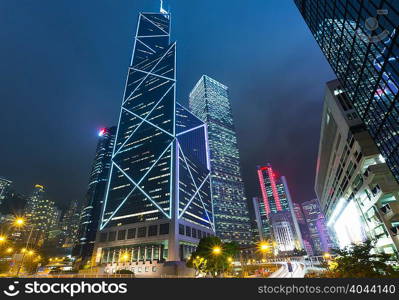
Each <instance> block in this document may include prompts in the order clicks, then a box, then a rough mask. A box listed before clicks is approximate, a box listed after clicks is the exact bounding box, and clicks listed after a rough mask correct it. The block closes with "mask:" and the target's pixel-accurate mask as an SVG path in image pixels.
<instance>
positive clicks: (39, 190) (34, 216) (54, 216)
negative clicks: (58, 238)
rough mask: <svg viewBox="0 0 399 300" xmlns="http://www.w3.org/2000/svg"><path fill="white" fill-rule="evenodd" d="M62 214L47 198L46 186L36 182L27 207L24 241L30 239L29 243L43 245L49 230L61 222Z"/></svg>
mask: <svg viewBox="0 0 399 300" xmlns="http://www.w3.org/2000/svg"><path fill="white" fill-rule="evenodd" d="M60 216H61V211H60V209H59V208H57V207H56V205H55V203H54V202H53V201H51V200H48V199H47V197H46V194H45V189H44V186H42V185H39V184H36V185H35V187H34V190H33V193H32V196H31V197H30V198H29V199H28V201H27V205H26V208H25V217H26V226H25V227H24V230H23V234H22V235H23V240H24V242H27V241H29V245H34V246H35V247H42V246H43V244H44V243H45V242H46V240H47V239H48V234H49V232H50V231H51V230H53V229H55V228H56V227H57V225H58V224H59V220H60Z"/></svg>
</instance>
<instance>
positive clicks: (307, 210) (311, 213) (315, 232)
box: [302, 199, 333, 255]
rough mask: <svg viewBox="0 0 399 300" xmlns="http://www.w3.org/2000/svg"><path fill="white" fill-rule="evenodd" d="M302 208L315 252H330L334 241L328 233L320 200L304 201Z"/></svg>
mask: <svg viewBox="0 0 399 300" xmlns="http://www.w3.org/2000/svg"><path fill="white" fill-rule="evenodd" d="M302 209H303V213H304V216H305V220H306V223H307V225H308V228H309V232H310V236H311V239H312V242H313V248H314V253H315V254H318V255H322V254H323V253H325V252H329V251H330V250H331V248H333V243H332V241H331V239H330V236H329V234H328V229H327V226H326V221H325V218H324V214H323V212H322V211H321V209H320V204H319V200H317V199H314V200H310V201H306V202H303V203H302Z"/></svg>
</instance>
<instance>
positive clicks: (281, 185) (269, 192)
mask: <svg viewBox="0 0 399 300" xmlns="http://www.w3.org/2000/svg"><path fill="white" fill-rule="evenodd" d="M257 173H258V180H259V185H260V192H261V195H262V199H261V201H259V203H260V202H262V204H259V207H260V208H262V207H263V210H264V212H262V211H261V214H262V213H263V214H265V215H266V218H267V220H265V221H264V222H263V224H264V225H265V226H270V228H271V229H269V228H265V229H263V231H264V232H268V231H270V236H269V237H264V238H273V239H274V240H275V241H276V242H277V243H278V249H279V251H282V252H287V251H294V249H295V248H296V249H303V241H302V236H301V232H300V230H299V225H298V222H297V219H296V216H295V213H294V208H293V204H292V200H291V195H290V193H289V189H288V185H287V181H286V179H285V177H284V176H281V177H279V176H277V175H276V173H275V172H274V171H273V168H272V166H271V164H266V165H264V166H258V167H257ZM264 218H265V217H264Z"/></svg>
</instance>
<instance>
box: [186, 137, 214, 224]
mask: <svg viewBox="0 0 399 300" xmlns="http://www.w3.org/2000/svg"><path fill="white" fill-rule="evenodd" d="M179 148H180V152H181V154H182V155H183V159H184V162H185V163H186V166H187V169H188V172H189V173H190V176H191V179H192V181H193V183H194V186H195V188H196V189H197V191H196V192H195V194H197V193H198V196H199V198H200V201H201V204H202V207H203V208H204V211H205V213H206V215H207V216H208V220H209V222H210V223H211V225H212V229H214V228H213V223H212V221H211V218H210V217H209V214H208V211H207V209H206V208H205V204H204V201H203V200H202V197H201V194H200V193H199V191H200V190H201V188H202V186H203V185H204V183H205V181H206V179H207V178H208V177H209V175H210V174H211V172H209V173H208V175H207V176H206V177H205V179H204V181H203V182H202V183H201V185H200V187H199V188H198V187H197V185H196V183H195V180H194V177H193V174H192V173H191V171H190V167H189V165H188V163H187V160H186V156H185V155H184V152H183V149H182V148H181V146H180V144H179ZM193 199H194V198H193ZM191 201H192V199H191V200H190V202H189V203H191ZM188 205H189V204H187V205H186V207H185V209H184V210H183V211H186V209H187V207H188ZM181 215H182V214H181ZM181 215H180V216H179V218H180V217H181Z"/></svg>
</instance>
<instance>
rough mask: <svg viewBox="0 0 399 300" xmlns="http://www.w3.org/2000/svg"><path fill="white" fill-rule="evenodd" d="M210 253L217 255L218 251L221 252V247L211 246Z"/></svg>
mask: <svg viewBox="0 0 399 300" xmlns="http://www.w3.org/2000/svg"><path fill="white" fill-rule="evenodd" d="M212 253H213V254H214V255H219V254H220V253H222V248H220V247H219V246H215V247H213V248H212Z"/></svg>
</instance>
